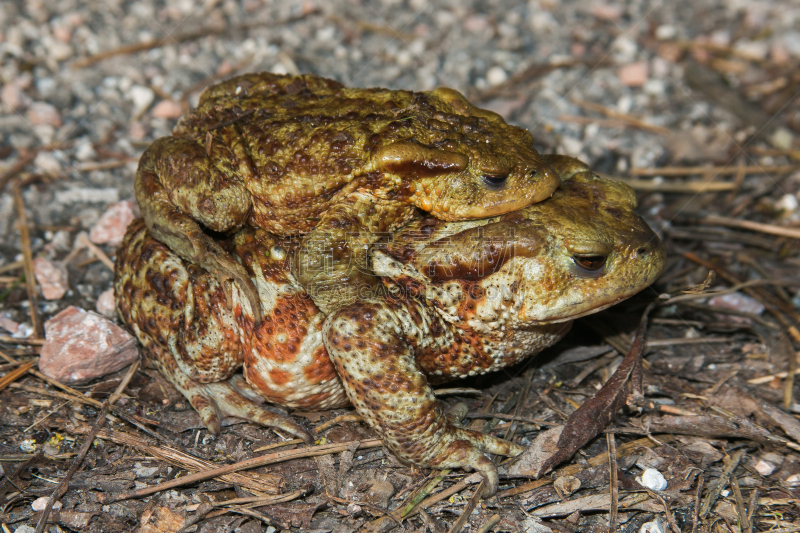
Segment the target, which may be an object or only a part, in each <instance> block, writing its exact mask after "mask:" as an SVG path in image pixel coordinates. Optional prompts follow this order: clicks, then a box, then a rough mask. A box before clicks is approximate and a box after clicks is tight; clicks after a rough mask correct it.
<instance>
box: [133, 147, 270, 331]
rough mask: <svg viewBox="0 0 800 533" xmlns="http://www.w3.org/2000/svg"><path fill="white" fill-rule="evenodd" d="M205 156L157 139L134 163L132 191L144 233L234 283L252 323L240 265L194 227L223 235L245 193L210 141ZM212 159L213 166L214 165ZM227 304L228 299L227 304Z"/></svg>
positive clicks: (242, 216)
mask: <svg viewBox="0 0 800 533" xmlns="http://www.w3.org/2000/svg"><path fill="white" fill-rule="evenodd" d="M209 150H210V154H209V153H207V150H206V148H204V147H203V146H201V145H200V144H198V143H197V142H195V141H192V140H189V139H181V138H175V137H162V138H160V139H158V140H156V141H155V142H154V143H153V144H151V145H150V146H149V147H148V148H147V150H145V152H144V154H142V158H141V160H140V161H139V168H138V169H137V171H136V178H135V181H134V191H135V194H136V200H137V202H138V203H139V209H140V211H141V213H142V218H144V220H145V223H146V224H147V229H148V230H150V233H151V234H152V235H153V236H154V237H155V238H156V239H158V240H159V241H161V242H162V243H164V244H166V245H167V246H169V247H170V249H172V250H173V251H174V252H175V253H177V254H178V255H179V256H180V257H182V258H183V259H185V260H187V261H190V262H191V263H194V264H195V265H197V266H200V267H202V268H204V269H206V270H208V271H209V272H212V273H213V274H214V275H216V276H217V277H218V278H219V279H220V280H221V281H226V280H228V279H231V280H233V281H234V282H236V284H237V285H238V287H239V288H240V289H241V290H242V291H243V292H244V294H245V296H246V297H247V301H248V303H249V304H250V308H251V310H252V312H253V315H254V318H255V322H256V324H258V323H260V322H261V306H260V303H259V298H258V291H256V287H255V285H254V284H253V281H252V280H251V279H250V276H248V275H247V271H246V270H245V269H244V267H243V266H242V265H241V264H240V263H239V262H238V261H236V259H234V258H233V257H232V256H231V255H230V254H229V253H228V252H226V251H225V250H223V249H222V248H221V247H220V246H219V245H218V244H217V243H216V242H214V240H213V239H211V238H210V237H209V236H208V235H206V234H205V233H204V232H203V229H202V228H201V227H200V224H202V225H203V226H204V227H206V228H208V229H210V230H212V231H229V230H232V229H236V228H239V227H241V226H242V225H244V223H245V221H246V220H247V216H248V214H249V212H250V204H251V202H250V195H249V194H248V192H247V190H246V189H245V187H244V184H243V183H242V182H241V180H240V179H239V178H238V177H237V174H236V172H237V170H238V169H235V168H233V167H232V166H231V165H230V164H228V163H225V161H229V160H230V154H229V153H224V154H223V153H217V152H220V151H227V148H225V147H224V146H222V145H221V144H220V143H211V145H210V147H209ZM215 161H216V162H217V163H215ZM229 303H230V300H229Z"/></svg>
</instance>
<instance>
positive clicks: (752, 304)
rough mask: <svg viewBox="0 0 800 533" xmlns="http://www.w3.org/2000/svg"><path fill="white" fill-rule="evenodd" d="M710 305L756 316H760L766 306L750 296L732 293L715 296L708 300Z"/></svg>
mask: <svg viewBox="0 0 800 533" xmlns="http://www.w3.org/2000/svg"><path fill="white" fill-rule="evenodd" d="M708 305H710V306H712V307H722V308H724V309H731V310H734V311H742V312H743V313H751V314H754V315H760V314H761V313H763V312H764V309H765V308H764V304H762V303H761V302H759V301H758V300H756V299H755V298H751V297H750V296H747V295H746V294H742V293H740V292H732V293H729V294H722V295H720V296H714V297H713V298H711V299H709V300H708Z"/></svg>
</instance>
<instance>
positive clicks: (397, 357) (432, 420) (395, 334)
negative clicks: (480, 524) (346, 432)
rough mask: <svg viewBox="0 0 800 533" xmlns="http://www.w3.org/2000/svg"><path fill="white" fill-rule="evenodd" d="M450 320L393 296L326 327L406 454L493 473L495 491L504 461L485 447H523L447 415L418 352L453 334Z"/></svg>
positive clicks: (352, 388) (354, 383)
mask: <svg viewBox="0 0 800 533" xmlns="http://www.w3.org/2000/svg"><path fill="white" fill-rule="evenodd" d="M432 324H435V327H433V326H432ZM449 328H452V325H450V324H447V323H445V322H443V321H442V319H441V318H440V317H438V316H437V315H436V314H435V312H433V311H430V310H428V309H426V308H424V307H423V306H420V305H419V304H417V303H416V302H414V301H410V300H397V299H393V298H386V299H382V300H373V301H369V302H357V303H354V304H352V305H349V306H347V307H344V308H341V309H339V310H338V311H336V312H335V313H334V314H333V315H331V316H330V317H329V318H328V320H327V321H326V323H325V327H324V330H323V335H324V339H325V345H326V347H327V349H328V353H329V355H330V357H331V359H332V361H333V363H334V365H335V366H336V369H337V371H338V373H339V377H340V378H341V379H342V382H343V383H344V387H345V390H346V391H347V396H348V397H349V398H350V402H351V403H352V404H353V405H354V406H355V408H356V410H357V411H358V413H359V414H360V415H361V416H362V417H363V418H364V420H366V421H367V423H368V424H369V425H370V426H371V427H373V428H374V429H376V430H377V431H378V432H379V433H380V435H381V437H382V438H383V441H384V443H385V444H386V446H387V447H388V448H389V449H390V450H392V452H394V454H395V455H396V456H397V457H398V458H399V459H401V460H403V461H406V462H408V463H411V464H414V465H418V466H425V467H430V468H439V469H444V468H459V467H460V468H465V469H469V470H477V471H479V472H481V474H483V476H484V479H485V481H486V485H485V494H486V495H492V494H494V493H495V492H496V491H497V486H498V475H497V469H496V467H495V465H494V464H493V463H492V461H490V460H489V458H488V457H486V456H485V455H484V452H488V453H494V454H499V455H506V456H516V455H519V454H520V453H522V451H523V448H522V447H521V446H518V445H516V444H513V443H511V442H508V441H505V440H502V439H498V438H495V437H492V436H490V435H486V434H483V433H480V432H477V431H472V430H469V429H464V428H460V427H457V426H455V425H454V424H453V423H452V421H451V420H450V419H449V418H448V417H447V416H446V415H445V413H444V409H443V407H442V405H441V404H440V403H439V402H438V401H437V400H436V398H435V396H434V394H433V391H432V390H431V388H430V386H429V385H428V383H427V380H426V378H425V376H424V375H423V373H422V372H421V371H420V368H419V366H418V364H417V360H416V357H415V353H416V352H417V351H419V350H422V349H428V348H427V347H430V346H433V345H436V344H437V343H438V344H441V343H442V342H443V341H445V340H447V339H446V337H448V335H447V333H446V332H447V331H449V332H450V333H452V332H453V330H452V329H449ZM443 332H444V333H443ZM457 344H460V343H457ZM442 349H443V350H449V349H450V348H448V347H445V346H442ZM464 349H467V350H468V349H469V348H468V346H466V345H464Z"/></svg>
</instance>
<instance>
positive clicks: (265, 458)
mask: <svg viewBox="0 0 800 533" xmlns="http://www.w3.org/2000/svg"><path fill="white" fill-rule="evenodd" d="M356 442H358V449H365V448H377V447H378V446H381V445H382V444H383V442H382V441H381V440H380V439H366V440H362V441H356ZM353 444H354V443H353V442H342V443H337V444H326V445H323V446H312V447H306V448H300V449H297V450H287V451H284V452H277V453H271V454H268V455H262V456H260V457H253V458H251V459H247V460H245V461H239V462H238V463H233V464H231V465H225V466H221V467H219V468H212V469H210V470H204V471H202V472H197V473H195V474H190V475H188V476H184V477H182V478H179V479H173V480H170V481H166V482H164V483H161V484H159V485H151V486H149V487H145V488H143V489H139V490H134V491H128V492H123V493H122V494H120V495H119V496H117V497H116V498H114V501H119V500H128V499H130V498H141V497H142V496H147V495H148V494H153V493H156V492H161V491H163V490H167V489H173V488H175V487H180V486H183V485H188V484H190V483H194V482H196V481H204V480H206V479H211V478H215V477H218V476H221V475H223V474H230V473H232V472H239V471H241V470H249V469H251V468H257V467H259V466H266V465H269V464H274V463H280V462H283V461H289V460H292V459H297V458H300V457H316V456H317V455H327V454H329V453H337V452H343V451H345V450H349V449H350V446H352V445H353Z"/></svg>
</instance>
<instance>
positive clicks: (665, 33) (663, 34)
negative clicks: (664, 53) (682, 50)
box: [656, 24, 678, 41]
mask: <svg viewBox="0 0 800 533" xmlns="http://www.w3.org/2000/svg"><path fill="white" fill-rule="evenodd" d="M676 35H678V30H677V28H675V26H672V25H671V24H662V25H661V26H659V27H658V28H656V39H658V40H660V41H669V40H670V39H674V38H675V36H676Z"/></svg>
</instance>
